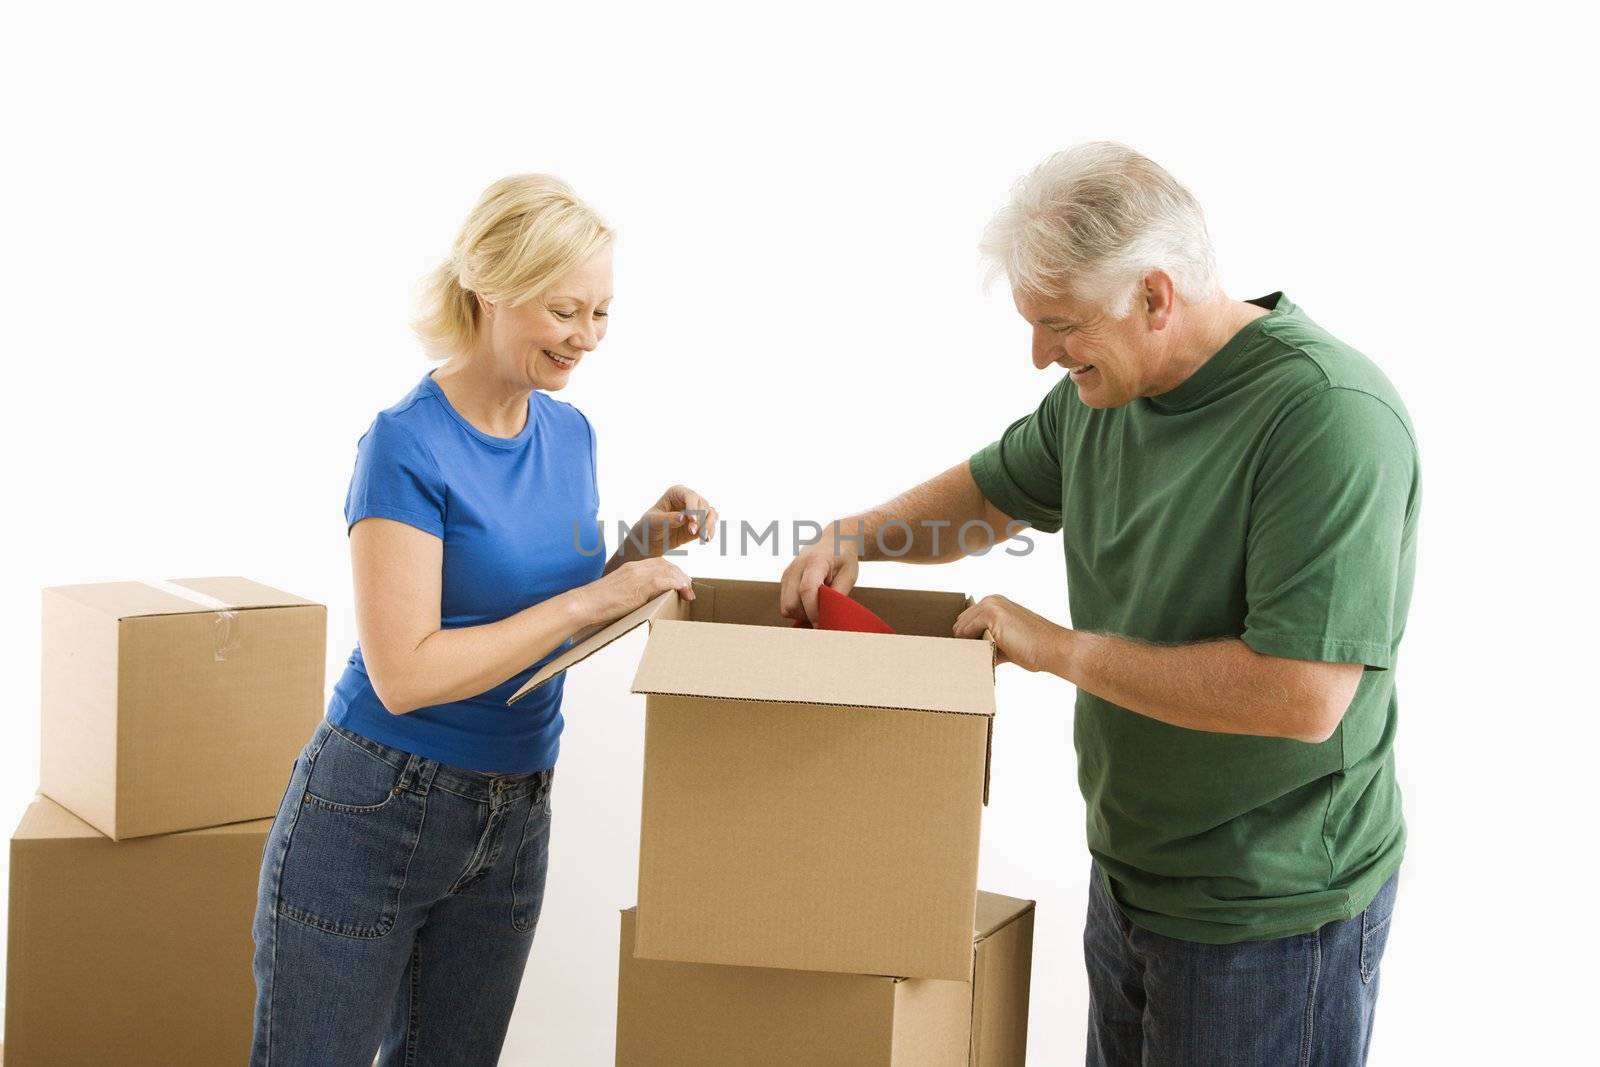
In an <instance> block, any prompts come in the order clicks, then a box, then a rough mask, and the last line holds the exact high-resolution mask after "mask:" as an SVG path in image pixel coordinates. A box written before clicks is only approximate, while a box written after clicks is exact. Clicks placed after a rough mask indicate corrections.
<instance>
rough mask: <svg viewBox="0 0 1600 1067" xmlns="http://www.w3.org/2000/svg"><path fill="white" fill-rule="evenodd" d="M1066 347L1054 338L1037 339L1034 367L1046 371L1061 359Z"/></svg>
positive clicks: (1034, 349)
mask: <svg viewBox="0 0 1600 1067" xmlns="http://www.w3.org/2000/svg"><path fill="white" fill-rule="evenodd" d="M1064 352H1065V347H1064V346H1063V345H1062V344H1061V343H1060V342H1059V341H1058V340H1056V339H1055V338H1054V337H1036V338H1034V341H1033V365H1034V366H1035V367H1037V368H1039V369H1040V370H1044V369H1045V368H1046V367H1048V366H1050V364H1052V363H1054V362H1055V361H1056V360H1058V359H1060V358H1061V357H1062V355H1063V354H1064Z"/></svg>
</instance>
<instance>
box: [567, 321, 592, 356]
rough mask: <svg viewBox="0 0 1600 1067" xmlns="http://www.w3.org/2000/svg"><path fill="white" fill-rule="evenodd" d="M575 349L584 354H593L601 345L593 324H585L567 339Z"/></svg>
mask: <svg viewBox="0 0 1600 1067" xmlns="http://www.w3.org/2000/svg"><path fill="white" fill-rule="evenodd" d="M567 341H568V343H570V344H571V345H572V347H573V348H576V349H578V350H579V351H582V352H593V351H594V350H595V347H596V346H597V345H598V344H599V343H600V339H599V337H597V336H596V331H595V328H594V324H593V323H585V324H583V325H581V326H579V327H578V328H577V329H575V330H573V331H572V336H571V337H569V338H567Z"/></svg>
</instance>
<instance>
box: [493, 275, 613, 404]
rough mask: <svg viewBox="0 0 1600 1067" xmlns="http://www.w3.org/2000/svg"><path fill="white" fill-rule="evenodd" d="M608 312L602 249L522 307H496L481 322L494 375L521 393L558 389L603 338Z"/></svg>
mask: <svg viewBox="0 0 1600 1067" xmlns="http://www.w3.org/2000/svg"><path fill="white" fill-rule="evenodd" d="M610 307H611V250H610V249H609V248H606V249H602V250H601V251H599V252H597V253H595V254H594V256H592V257H591V258H590V259H589V260H588V261H586V262H584V263H583V264H581V265H580V266H578V267H577V268H575V269H574V270H573V271H572V272H571V273H570V274H567V275H566V276H565V277H563V278H560V279H559V280H557V281H556V283H555V284H554V285H552V286H551V287H550V288H549V289H547V290H545V292H544V293H542V294H540V295H539V296H536V297H534V298H533V299H532V300H530V301H528V302H527V303H525V304H520V305H518V306H516V307H508V306H507V305H505V304H496V305H494V307H493V308H491V309H489V312H488V316H487V319H486V322H485V326H486V327H487V328H486V330H485V341H486V343H487V348H488V354H489V356H490V358H491V360H492V361H493V366H494V367H495V370H496V371H497V372H498V373H499V375H501V376H503V377H504V378H505V379H506V380H507V381H508V382H510V383H513V384H514V385H515V387H517V388H520V389H529V388H532V389H543V390H544V391H546V392H550V393H553V392H555V391H556V390H558V389H563V388H565V387H566V385H567V381H568V379H570V378H571V377H572V372H573V371H574V370H575V369H577V366H578V364H579V363H581V362H582V361H583V358H584V356H586V355H587V354H588V353H590V352H593V351H594V350H595V347H596V346H597V345H599V344H600V339H601V338H602V337H604V336H605V335H606V317H607V315H609V314H610Z"/></svg>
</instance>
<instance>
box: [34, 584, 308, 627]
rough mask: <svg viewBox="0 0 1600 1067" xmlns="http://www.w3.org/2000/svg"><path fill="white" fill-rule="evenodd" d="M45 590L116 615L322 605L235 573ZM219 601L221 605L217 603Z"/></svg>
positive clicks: (174, 613) (135, 616)
mask: <svg viewBox="0 0 1600 1067" xmlns="http://www.w3.org/2000/svg"><path fill="white" fill-rule="evenodd" d="M163 586H165V587H166V588H163ZM44 592H45V595H46V596H50V595H54V596H63V597H66V598H67V599H69V600H75V601H77V602H78V603H80V604H83V605H84V606H86V607H90V608H93V609H94V610H96V611H99V612H103V613H104V614H106V615H109V616H111V617H112V618H116V619H132V618H139V617H142V616H147V615H189V614H193V613H195V612H201V611H224V610H240V611H242V610H245V609H249V608H285V607H295V606H300V605H305V606H313V607H320V606H321V605H318V604H317V603H316V601H314V600H306V599H305V598H304V597H298V596H295V595H294V594H293V593H285V592H284V591H283V590H281V589H273V588H272V587H271V586H266V585H262V584H261V583H259V582H252V581H251V580H250V579H248V578H237V577H223V578H174V579H171V580H170V581H164V582H162V583H161V584H159V585H158V584H154V583H152V582H142V581H137V582H95V583H92V584H88V585H58V586H52V587H51V588H48V589H46V590H45V591H44ZM218 603H220V604H221V605H222V606H221V607H218V606H217V605H218Z"/></svg>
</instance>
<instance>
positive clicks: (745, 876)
mask: <svg viewBox="0 0 1600 1067" xmlns="http://www.w3.org/2000/svg"><path fill="white" fill-rule="evenodd" d="M694 590H695V599H694V600H692V601H684V600H681V599H680V598H679V597H678V596H677V594H676V593H668V594H665V595H663V596H662V597H659V598H657V599H656V600H654V601H652V602H651V603H650V604H647V605H645V606H644V607H642V608H640V609H639V610H638V611H636V612H634V613H633V614H632V615H630V616H628V617H627V618H624V619H621V620H619V621H618V622H616V623H613V624H612V625H611V626H609V627H607V628H605V629H603V630H601V631H600V632H598V633H596V634H594V635H593V636H592V637H590V638H589V639H588V640H586V641H583V642H581V643H579V644H578V645H576V646H575V647H574V648H572V649H571V650H569V651H568V652H567V653H566V654H564V655H563V656H561V657H559V658H558V659H556V660H555V661H553V662H552V663H551V664H549V665H548V666H547V667H546V668H544V669H543V670H542V671H540V672H539V674H537V675H535V676H534V677H533V678H532V679H530V681H529V683H528V684H527V686H525V687H524V689H523V691H522V692H520V693H518V694H517V696H518V697H520V696H521V695H523V693H525V692H527V691H530V690H532V689H534V688H537V687H538V686H539V685H542V684H544V682H546V681H548V680H549V679H550V678H552V677H554V676H555V675H556V674H559V673H560V672H561V671H563V670H566V669H568V668H569V667H571V666H573V665H574V664H576V663H578V662H580V661H582V660H583V659H584V658H586V657H587V656H589V655H592V654H593V653H594V652H596V651H597V650H599V649H600V648H602V647H604V646H605V645H606V644H609V643H610V642H611V641H614V640H616V639H617V638H618V637H620V636H622V635H623V634H624V633H626V632H628V631H629V630H631V629H633V628H634V627H636V626H638V625H641V624H644V623H648V624H649V625H650V637H649V640H648V642H647V643H646V646H645V651H644V655H643V659H642V661H641V663H640V666H639V670H638V673H637V674H636V676H635V678H634V683H633V690H634V692H637V693H643V694H645V695H646V701H645V768H644V804H643V811H642V819H641V831H640V855H639V896H638V907H637V910H636V911H630V912H628V913H625V915H624V919H623V929H622V949H621V951H622V955H623V966H622V970H621V973H620V975H619V986H618V1022H617V1035H618V1037H617V1062H618V1063H619V1064H624V1065H627V1067H635V1065H639V1064H687V1063H694V1064H720V1063H727V1064H735V1063H753V1062H759V1063H822V1062H826V1063H838V1064H845V1063H849V1064H863V1065H866V1064H878V1065H897V1067H899V1065H908V1064H917V1065H926V1064H945V1063H949V1064H952V1065H954V1064H981V1065H982V1067H998V1065H1002V1064H1004V1065H1009V1064H1020V1063H1022V1042H1023V1041H1024V1039H1025V1035H1026V1028H1027V1027H1026V1022H1027V992H1028V982H1027V974H1028V966H1029V961H1030V960H1031V945H1032V910H1031V909H1032V903H1031V902H1028V901H1021V900H1013V899H1011V898H1005V897H998V896H992V895H988V894H979V892H978V889H977V871H978V833H979V824H980V820H981V814H982V809H983V806H984V804H985V803H986V802H987V797H988V781H989V749H990V739H991V733H992V726H993V722H994V650H993V646H992V644H991V643H990V642H988V641H986V640H976V641H963V640H956V639H954V638H952V637H951V636H950V632H951V627H952V625H953V623H954V622H955V619H956V617H957V616H958V615H960V613H961V612H962V611H963V610H964V609H965V608H966V606H967V605H968V604H969V603H970V601H969V600H968V598H967V597H965V596H963V595H961V594H958V593H932V592H918V591H912V590H895V589H857V590H855V591H854V592H853V594H852V595H853V596H854V597H855V598H856V599H857V600H858V601H859V602H860V603H862V604H863V605H864V606H865V607H867V608H869V609H870V610H871V611H873V612H875V613H876V614H877V615H879V616H880V617H882V618H883V619H884V620H885V621H887V622H888V623H889V624H890V626H892V627H893V628H894V629H895V631H896V632H895V633H894V634H892V635H885V634H858V633H834V632H826V631H819V630H807V629H794V628H793V627H792V625H791V624H790V623H789V622H788V620H785V619H783V618H782V617H781V616H780V615H779V614H778V589H777V586H776V585H775V584H773V583H770V582H741V581H731V580H723V579H716V580H698V581H696V582H695V583H694ZM512 699H513V701H515V700H516V699H517V697H513V698H512ZM1002 935H1003V936H1002ZM975 960H976V961H977V964H976V969H975ZM985 960H992V961H994V962H993V963H992V965H991V966H989V967H987V968H986V967H985V966H983V963H984V961H985ZM1001 975H1003V976H1004V977H1003V978H1001V977H998V976H1001ZM879 976H886V977H879ZM986 1020H987V1024H986V1022H985V1021H986ZM984 1033H988V1034H989V1035H990V1039H989V1041H988V1042H987V1043H985V1041H982V1040H979V1038H980V1036H981V1035H982V1034H984ZM823 1034H832V1035H834V1036H833V1037H831V1038H828V1039H827V1040H828V1041H833V1042H835V1043H834V1044H831V1045H830V1044H825V1043H823V1044H819V1042H824V1038H823V1037H822V1036H821V1035H823ZM1002 1034H1004V1035H1009V1036H1006V1037H1003V1038H1002V1037H998V1036H996V1035H1002ZM824 1047H825V1048H828V1049H829V1050H830V1052H829V1053H828V1054H826V1055H824V1054H821V1053H819V1051H818V1050H819V1048H824Z"/></svg>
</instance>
